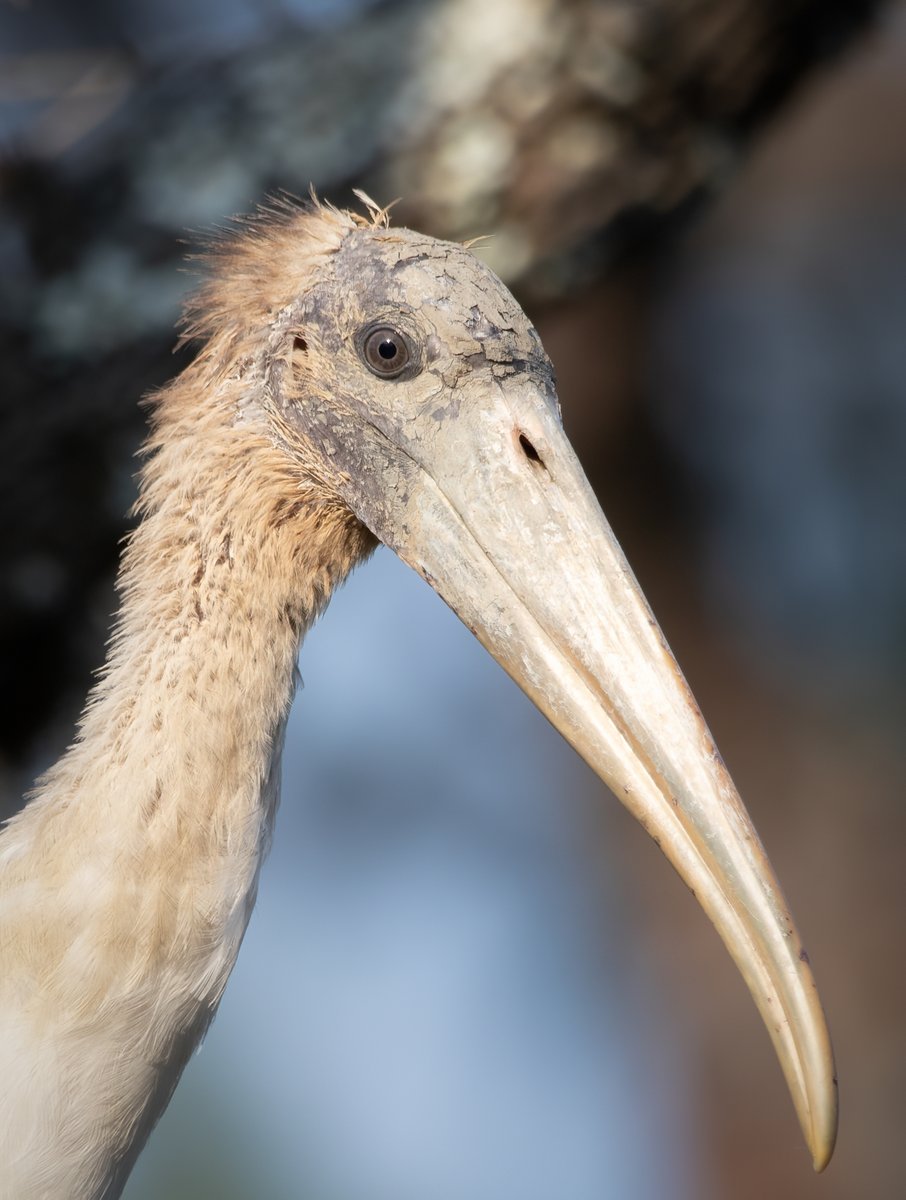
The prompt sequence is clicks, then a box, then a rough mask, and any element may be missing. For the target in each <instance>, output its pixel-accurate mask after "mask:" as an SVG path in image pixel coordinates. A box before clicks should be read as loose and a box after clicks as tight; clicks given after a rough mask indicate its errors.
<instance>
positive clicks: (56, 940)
mask: <svg viewBox="0 0 906 1200" xmlns="http://www.w3.org/2000/svg"><path fill="white" fill-rule="evenodd" d="M181 386H182V388H183V389H184V390H185V389H188V390H187V395H189V394H190V393H191V386H192V381H191V379H189V380H185V381H184V382H183V383H182V385H181ZM196 386H197V381H196ZM174 392H175V393H176V394H175V396H173V397H171V398H170V401H169V413H171V414H175V415H174V417H173V419H170V420H168V419H167V416H168V409H167V407H166V405H165V407H164V419H162V420H161V421H160V423H159V427H158V431H157V436H156V441H157V446H158V449H157V452H156V455H155V457H154V459H153V460H152V465H151V467H150V468H148V469H147V471H146V479H145V499H144V508H145V510H146V515H145V517H144V520H143V521H142V523H141V524H140V525H139V527H138V529H137V531H136V533H135V535H134V536H133V538H132V541H131V544H130V546H129V548H128V550H127V553H126V555H125V558H124V564H123V569H122V574H121V579H120V590H121V593H122V605H121V609H120V613H119V615H118V619H117V625H116V628H115V633H114V637H113V639H112V642H111V651H110V656H109V658H108V663H107V666H106V668H105V671H104V674H103V676H102V679H101V682H100V683H99V684H98V686H97V687H96V688H95V689H94V691H93V693H92V695H91V696H90V697H89V701H88V704H87V706H86V711H85V714H84V716H83V719H82V723H81V726H80V733H79V738H78V740H77V742H76V743H75V745H74V746H73V747H72V748H70V750H69V751H68V752H67V754H66V755H64V757H63V758H62V759H61V760H60V762H59V763H57V765H56V766H55V767H54V768H53V769H52V770H51V772H50V773H49V774H48V775H47V777H46V778H45V780H44V781H43V782H42V784H41V785H40V789H39V792H38V795H37V796H36V798H35V799H33V800H32V801H31V803H30V804H29V805H28V806H27V807H26V809H25V810H24V811H23V813H22V814H21V815H20V816H19V818H17V819H16V821H15V822H14V823H13V824H12V827H11V828H10V829H9V830H8V831H7V832H6V833H5V834H4V835H3V838H2V839H0V869H2V875H0V963H2V967H0V1078H2V1079H3V1081H4V1082H3V1088H2V1089H0V1094H2V1095H3V1096H5V1097H6V1100H7V1101H8V1104H9V1111H8V1112H7V1111H4V1107H3V1106H4V1101H3V1100H0V1161H3V1162H4V1164H5V1165H6V1166H7V1167H8V1165H9V1163H10V1162H12V1163H13V1166H12V1168H10V1169H11V1170H12V1178H13V1180H15V1181H16V1184H15V1186H14V1187H13V1189H12V1191H11V1192H10V1194H11V1195H15V1196H16V1197H17V1198H18V1197H31V1196H39V1195H40V1196H44V1195H54V1196H56V1195H61V1196H62V1195H73V1196H74V1195H78V1196H80V1197H100V1196H105V1197H109V1196H114V1195H116V1194H118V1192H119V1188H120V1187H121V1185H122V1182H123V1181H124V1180H125V1177H126V1175H127V1174H128V1170H129V1169H130V1168H131V1165H132V1163H133V1161H134V1158H135V1156H136V1155H137V1153H138V1151H139V1150H140V1148H141V1145H142V1144H143V1142H144V1140H145V1138H146V1136H147V1133H148V1132H149V1130H150V1128H151V1126H152V1125H153V1123H154V1121H155V1120H156V1119H157V1117H158V1116H159V1114H160V1112H161V1111H162V1109H163V1107H164V1106H165V1105H166V1102H167V1100H168V1099H169V1096H170V1093H171V1092H172V1089H173V1087H174V1086H175V1084H176V1082H177V1080H178V1078H179V1074H180V1072H181V1070H182V1067H183V1065H184V1063H185V1061H186V1058H187V1057H188V1055H189V1053H190V1052H191V1049H192V1047H193V1046H194V1044H195V1043H196V1042H197V1040H198V1039H199V1038H200V1037H201V1035H202V1034H203V1032H204V1030H205V1028H206V1026H207V1024H208V1023H209V1021H210V1020H211V1017H212V1016H213V1013H214V1011H215V1009H216V1006H217V1003H218V1001H219V998H220V995H221V993H222V991H223V988H224V986H225V984H226V980H227V977H228V975H229V973H230V970H231V968H232V966H233V963H234V961H235V958H236V954H237V953H238V950H239V945H240V942H241V939H242V936H243V933H244V930H245V927H246V923H247V921H248V917H249V914H250V911H251V907H252V904H253V902H254V897H255V892H256V887H257V878H258V872H259V868H260V864H261V860H262V856H263V853H264V851H265V849H266V846H267V843H268V840H269V837H270V831H271V824H272V819H273V813H274V808H275V804H276V799H277V789H278V772H279V753H280V747H281V742H282V737H283V729H284V724H285V721H286V716H287V713H288V710H289V705H290V701H291V698H292V690H293V668H294V663H295V657H296V653H297V650H298V645H299V641H300V639H301V637H302V635H303V634H304V632H305V630H306V629H307V627H308V626H309V624H310V623H311V621H312V620H313V619H314V617H315V616H316V615H317V613H318V611H319V610H320V609H321V607H323V605H324V604H325V603H326V601H327V599H328V597H329V594H330V591H331V589H332V587H333V586H334V584H335V582H336V581H337V580H338V579H339V578H341V577H342V576H343V575H344V574H345V573H346V571H347V570H348V569H349V567H350V566H351V565H352V564H353V563H354V562H355V561H356V560H357V559H359V558H360V557H362V556H363V555H364V554H365V553H367V551H368V549H370V546H371V540H370V538H369V536H368V535H367V534H365V532H364V531H363V530H362V529H361V527H360V526H358V525H357V523H356V522H355V521H354V520H353V519H352V517H351V515H350V514H348V513H346V512H343V511H342V510H340V509H338V508H337V507H336V506H332V505H330V504H325V503H322V502H319V500H318V497H317V496H316V494H315V493H314V492H313V490H312V488H311V487H309V486H307V484H306V481H305V480H304V479H300V478H295V477H294V476H293V472H292V469H291V467H290V466H288V464H287V462H286V460H285V458H284V456H283V454H282V452H279V451H278V450H276V449H275V448H274V447H273V446H272V445H271V443H270V442H269V441H268V440H267V439H266V438H265V437H264V436H262V435H261V434H260V433H257V432H255V430H254V428H249V427H248V426H247V425H246V424H245V423H243V422H238V423H234V422H231V421H229V420H225V419H224V416H225V415H226V416H229V414H230V412H231V411H232V412H235V411H236V409H235V408H232V409H231V406H230V405H229V404H223V403H221V404H220V405H219V406H217V405H215V406H213V408H212V409H211V410H210V411H211V412H212V413H213V414H214V415H213V416H210V415H208V416H207V417H206V420H207V421H208V426H209V427H207V428H204V427H203V428H200V429H199V428H197V427H196V426H195V425H193V423H192V421H191V420H189V419H187V418H188V417H189V416H191V412H192V410H191V409H190V408H189V407H188V404H187V403H186V402H185V398H184V402H183V403H182V404H180V403H179V400H180V395H179V391H178V389H174ZM4 1138H5V1139H6V1140H7V1142H8V1145H6V1146H4V1144H3V1142H4ZM16 1164H18V1166H17V1165H16ZM17 1172H18V1173H17Z"/></svg>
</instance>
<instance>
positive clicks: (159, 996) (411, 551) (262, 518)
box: [0, 204, 836, 1200]
mask: <svg viewBox="0 0 906 1200" xmlns="http://www.w3.org/2000/svg"><path fill="white" fill-rule="evenodd" d="M372 217H373V219H372V221H363V220H362V219H361V218H357V217H354V216H353V215H351V214H348V213H339V212H336V211H334V210H332V209H330V208H326V207H323V206H319V205H317V204H314V205H312V206H310V207H309V208H308V209H305V210H301V209H298V208H295V207H293V206H292V205H283V204H281V205H277V206H275V207H274V208H273V209H272V210H271V211H270V212H269V213H264V214H262V215H261V216H260V217H259V219H257V220H255V221H253V222H251V223H247V224H246V225H244V226H243V227H241V228H240V229H239V231H238V232H237V233H236V234H235V235H233V236H232V237H230V238H227V239H226V240H225V241H224V243H223V245H222V246H221V248H220V250H219V251H218V252H217V253H216V254H215V255H214V260H215V261H214V266H213V270H212V272H211V274H210V280H209V282H208V284H207V285H206V286H205V287H204V288H203V289H202V291H201V293H200V297H199V299H198V301H197V303H196V305H195V307H194V308H193V310H192V312H191V314H190V319H189V330H190V333H191V334H192V335H193V336H197V337H199V338H200V339H202V348H201V350H200V352H199V355H198V357H197V359H196V361H195V362H194V363H193V365H192V366H190V367H189V368H188V369H187V370H186V371H185V372H184V373H183V374H182V375H181V376H180V377H179V378H177V379H176V380H175V381H174V382H173V383H172V384H171V385H170V386H169V387H167V388H166V389H164V390H163V391H162V392H161V393H160V395H159V396H158V397H157V398H156V402H155V410H154V420H153V430H152V434H151V437H150V441H149V446H148V459H147V462H146V465H145V467H144V470H143V472H142V478H141V491H140V500H139V505H138V510H139V513H140V515H141V522H140V524H139V526H138V528H137V530H136V532H135V533H134V535H133V536H132V538H131V539H130V542H129V545H128V548H127V550H126V552H125V554H124V557H123V563H122V569H121V574H120V581H119V588H120V594H121V607H120V611H119V615H118V617H117V621H116V625H115V629H114V634H113V638H112V642H111V646H110V651H109V655H108V660H107V664H106V667H105V669H104V672H103V675H102V677H101V679H100V682H99V683H98V684H97V686H96V687H95V688H94V689H93V690H92V693H91V695H90V697H89V700H88V704H87V707H86V710H85V713H84V716H83V718H82V721H81V724H80V728H79V734H78V738H77V740H76V742H75V744H74V745H73V746H72V747H71V748H70V749H69V750H68V751H67V753H66V754H65V755H64V756H63V758H62V759H61V760H60V761H59V762H58V763H57V765H56V766H55V767H53V768H52V770H51V771H50V772H48V774H47V775H46V776H45V777H44V778H43V779H42V780H41V781H40V783H39V785H38V788H37V790H36V793H35V796H34V798H33V799H32V800H31V801H30V802H29V804H28V805H27V806H26V808H25V809H24V810H23V811H22V813H21V814H20V815H19V816H18V817H16V818H15V819H14V820H13V821H12V822H11V824H10V826H9V828H8V829H7V830H6V831H5V832H4V833H3V834H2V836H0V1197H2V1200H69V1198H72V1200H98V1198H100V1197H104V1198H106V1200H110V1198H112V1197H115V1196H117V1195H118V1194H119V1191H120V1189H121V1187H122V1185H123V1183H124V1181H125V1179H126V1176H127V1175H128V1172H129V1170H130V1168H131V1166H132V1164H133V1163H134V1161H135V1158H136V1156H137V1154H138V1153H139V1151H140V1150H141V1147H142V1145H143V1144H144V1141H145V1139H146V1137H147V1134H148V1132H149V1130H150V1128H151V1127H152V1125H153V1124H154V1122H155V1120H156V1119H157V1117H158V1116H159V1115H160V1113H161V1111H162V1110H163V1108H164V1107H165V1105H166V1103H167V1100H168V1098H169V1096H170V1094H171V1092H172V1090H173V1088H174V1087H175V1086H176V1083H177V1081H178V1079H179V1076H180V1073H181V1071H182V1068H183V1066H184V1064H185V1062H186V1059H187V1057H188V1055H189V1054H190V1052H191V1050H192V1048H193V1046H194V1045H195V1044H196V1043H197V1042H198V1040H199V1038H200V1037H201V1036H202V1034H203V1033H204V1030H205V1028H206V1027H207V1025H208V1023H209V1022H210V1020H211V1018H212V1016H213V1014H214V1011H215V1009H216V1007H217V1003H218V1001H219V999H220V996H221V994H222V992H223V988H224V986H225V984H226V981H227V978H228V976H229V973H230V970H231V968H232V966H233V963H234V961H235V958H236V955H237V953H238V950H239V945H240V942H241V940H242V936H243V933H244V931H245V927H246V923H247V921H248V918H249V913H250V911H251V907H252V905H253V903H254V898H255V892H256V886H257V879H258V872H259V870H260V867H261V862H262V858H263V855H264V853H265V851H266V848H267V844H268V841H269V838H270V834H271V828H272V823H273V816H274V809H275V805H276V800H277V792H278V775H279V757H280V748H281V743H282V739H283V730H284V726H285V721H286V716H287V713H288V710H289V705H290V702H291V699H292V691H293V670H294V664H295V659H296V654H297V651H298V647H299V643H300V640H301V638H302V636H303V635H304V633H305V631H306V630H307V629H308V627H309V626H310V624H311V622H312V621H313V620H314V619H315V618H316V616H317V615H318V613H319V612H320V611H321V609H322V608H323V606H324V605H325V604H326V603H327V600H328V599H329V597H330V594H331V592H332V590H333V588H334V587H335V586H336V585H337V583H338V582H340V581H341V580H342V579H343V578H344V576H345V575H346V574H347V573H348V571H349V570H350V569H351V567H352V566H354V565H355V564H356V563H357V562H359V561H360V560H361V559H363V558H364V557H366V556H367V554H368V553H369V551H370V550H371V549H372V547H373V546H374V545H375V536H377V537H379V538H381V539H382V540H383V541H385V542H387V544H389V545H390V546H392V547H393V548H394V549H395V550H396V551H397V552H398V553H399V554H400V555H401V556H402V557H403V558H404V559H405V560H406V561H407V562H409V563H410V564H411V565H412V566H413V567H414V568H415V569H416V570H417V571H419V573H420V574H422V575H423V576H424V577H425V578H427V579H428V580H429V581H430V582H431V583H432V585H433V586H435V587H436V588H437V590H438V591H440V592H441V594H442V595H444V597H445V598H446V599H447V600H448V602H449V603H450V604H451V606H452V607H453V608H454V609H455V610H456V611H457V612H458V613H459V615H460V616H461V617H462V619H463V620H464V621H466V623H467V624H469V626H470V627H471V628H472V629H473V631H474V632H476V634H477V635H478V636H479V638H480V639H481V640H482V641H483V643H484V644H485V645H486V646H487V647H488V649H489V650H491V652H492V653H493V654H494V655H495V656H496V657H497V658H498V659H499V660H500V661H501V662H502V664H503V665H504V666H505V668H506V669H507V670H508V671H509V672H510V673H511V674H512V675H513V676H514V678H516V679H517V680H518V681H519V682H520V684H521V685H522V686H523V687H524V688H525V690H526V691H527V692H528V694H529V695H530V696H531V697H532V698H533V699H534V700H535V702H536V703H537V704H538V705H539V707H541V708H542V710H543V711H544V712H545V713H546V714H547V715H548V716H549V717H550V719H551V720H552V721H553V723H554V724H555V725H556V726H557V727H558V728H559V729H561V731H562V732H563V733H564V734H565V735H566V736H567V737H568V738H569V740H570V741H571V742H572V743H573V744H574V745H575V746H576V747H577V749H578V750H579V751H580V752H581V753H582V754H583V755H584V756H585V757H586V759H587V760H588V761H589V762H590V763H591V765H592V766H593V767H594V769H595V770H597V771H598V773H599V774H600V775H601V776H602V778H604V779H605V780H606V781H607V782H609V783H610V784H611V785H612V786H613V787H614V789H615V790H616V791H617V793H618V794H619V795H620V797H621V799H623V802H624V803H625V804H626V805H627V806H628V807H629V808H630V809H631V810H632V811H633V812H634V813H635V815H636V816H638V817H639V819H640V820H641V821H642V823H643V824H644V825H645V827H646V828H647V829H648V830H649V832H650V833H651V834H652V835H653V836H655V837H656V838H657V839H658V840H659V843H660V844H661V845H662V847H663V848H664V850H665V853H667V854H668V856H669V857H670V858H671V860H672V861H673V863H674V865H675V866H676V867H677V869H678V870H679V871H680V873H681V874H682V875H683V877H684V878H685V879H686V880H687V882H689V883H690V886H693V887H694V888H695V889H696V891H697V894H698V895H699V898H700V900H701V902H702V905H703V907H704V908H705V909H706V911H707V912H708V914H709V916H710V917H711V918H712V920H713V921H714V922H715V924H716V925H717V927H718V929H719V931H720V932H721V935H722V936H723V938H724V940H725V942H726V943H727V945H728V947H729V949H730V951H731V953H732V954H733V955H734V957H735V958H736V960H737V962H738V963H739V965H740V967H741V969H742V970H743V973H744V975H745V977H746V980H747V982H748V983H749V986H750V988H751V990H752V992H753V995H754V997H755V999H756V1002H757V1003H758V1005H759V1007H760V1008H761V1011H762V1013H763V1015H765V1019H766V1021H767V1022H768V1024H769V1029H770V1032H771V1036H772V1037H773V1038H774V1041H775V1045H776V1047H777V1049H778V1053H779V1054H780V1057H781V1061H782V1063H783V1066H784V1070H785V1072H786V1074H787V1080H788V1083H789V1085H790V1088H791V1091H792V1093H793V1096H794V1100H795V1103H796V1106H797V1110H798V1112H799V1117H800V1121H801V1123H802V1125H803V1129H804V1130H805V1133H806V1137H807V1139H808V1140H809V1143H810V1145H811V1146H812V1149H813V1152H814V1155H815V1158H816V1162H818V1163H819V1165H820V1164H823V1162H825V1161H826V1159H827V1156H828V1155H829V1153H830V1148H831V1147H832V1144H833V1132H834V1128H835V1120H836V1108H835V1099H834V1091H833V1084H832V1073H833V1065H832V1059H831V1056H830V1049H829V1043H828V1041H827V1034H826V1029H825V1027H824V1023H823V1017H822V1014H821V1010H820V1005H819V1004H818V1001H817V997H816V994H815V991H814V984H813V982H812V979H811V975H810V973H809V969H808V966H807V963H806V961H805V959H804V957H803V956H802V955H800V952H799V951H800V943H799V940H798V935H796V933H795V930H794V928H793V926H792V923H791V921H790V918H789V915H788V913H787V911H786V908H785V905H784V903H783V900H782V896H781V895H780V893H779V890H778V888H777V885H776V881H775V880H774V879H773V876H772V874H771V872H770V867H769V865H768V864H767V860H766V859H765V858H764V856H763V852H762V851H761V848H760V845H759V844H758V841H757V837H756V836H755V834H754V830H752V828H751V825H750V823H749V821H748V817H747V815H746V813H745V810H744V809H743V808H742V805H741V802H740V801H739V799H738V797H737V796H736V793H735V791H734V789H733V787H732V783H731V782H730V780H729V777H728V776H727V775H726V771H725V770H724V768H723V765H722V763H721V762H720V759H719V757H718V756H717V755H716V752H715V751H714V747H713V743H712V742H711V740H710V737H709V735H708V734H707V731H706V730H705V728H704V726H703V724H702V722H701V718H700V715H699V714H698V710H697V709H696V708H695V706H694V702H693V701H692V699H691V696H690V695H689V693H688V690H687V689H686V687H685V683H684V681H683V680H682V677H681V676H680V674H679V672H678V670H677V668H676V665H675V663H674V662H673V659H672V657H670V655H669V651H667V650H666V648H665V643H663V639H662V637H661V635H660V632H659V631H658V630H657V627H656V625H655V624H654V621H653V619H652V618H651V615H650V612H649V610H648V609H647V607H646V606H645V603H644V600H643V598H642V597H641V594H640V593H639V591H638V588H637V585H636V584H635V581H634V579H633V578H632V575H631V572H630V571H629V569H628V567H627V566H626V564H625V561H624V560H623V558H622V556H621V554H620V551H619V548H618V547H617V546H616V543H615V541H614V540H613V537H612V535H611V534H610V531H609V529H608V528H607V525H606V522H604V519H603V516H602V515H601V513H600V510H599V509H598V508H597V504H596V502H595V500H594V497H593V495H592V494H591V491H590V489H589V488H588V486H587V484H586V482H585V480H584V477H583V476H582V472H581V469H580V468H579V465H578V463H577V461H576V460H575V457H574V456H573V455H572V452H571V450H570V448H569V445H568V443H567V442H566V439H565V437H564V436H563V433H562V430H561V428H560V425H559V420H558V415H557V409H556V400H555V397H554V393H553V380H552V376H551V372H550V364H549V363H548V361H547V359H546V356H545V355H544V352H543V350H542V348H541V345H540V341H539V340H538V337H537V334H536V333H535V331H534V330H533V329H532V327H531V326H530V325H529V323H528V321H527V320H526V318H525V316H524V314H522V312H521V310H520V309H519V307H518V305H516V303H515V301H514V300H513V299H512V297H511V296H509V293H507V292H506V289H505V288H503V286H502V284H500V282H499V281H498V280H497V279H496V278H495V277H494V276H493V275H492V274H491V272H490V271H488V270H487V268H485V267H483V266H482V265H481V264H480V263H478V261H477V260H476V259H475V258H474V257H473V256H472V255H471V254H469V253H468V252H467V251H466V250H465V249H463V248H462V247H456V246H451V245H447V244H445V243H441V242H437V241H434V240H433V239H430V238H423V237H420V236H419V235H417V234H414V233H411V232H410V231H408V230H391V229H388V228H387V227H386V225H387V221H386V213H384V212H383V211H381V210H378V209H377V208H376V207H375V208H374V210H373V213H372ZM374 338H377V341H374V340H373V339H374ZM369 347H371V349H369ZM398 353H399V360H398V362H396V361H394V358H395V356H396V355H397V354H398Z"/></svg>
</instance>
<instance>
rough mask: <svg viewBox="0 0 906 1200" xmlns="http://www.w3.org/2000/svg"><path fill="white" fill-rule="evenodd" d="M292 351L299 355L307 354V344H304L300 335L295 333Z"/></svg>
mask: <svg viewBox="0 0 906 1200" xmlns="http://www.w3.org/2000/svg"><path fill="white" fill-rule="evenodd" d="M293 350H295V351H297V352H298V353H299V354H307V353H308V342H306V340H305V338H304V337H302V335H301V334H300V333H297V334H296V336H295V337H294V338H293Z"/></svg>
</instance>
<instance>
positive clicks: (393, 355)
mask: <svg viewBox="0 0 906 1200" xmlns="http://www.w3.org/2000/svg"><path fill="white" fill-rule="evenodd" d="M362 357H363V358H364V360H365V364H366V366H367V367H368V368H369V370H371V371H373V372H374V374H375V375H380V376H382V378H384V379H393V378H394V377H395V376H397V375H400V374H401V373H402V372H403V371H404V370H405V368H406V367H407V366H408V365H409V363H410V361H411V360H412V352H411V350H410V349H409V342H408V341H407V339H406V337H405V336H404V335H403V334H402V333H400V331H399V330H398V329H394V328H393V327H392V326H390V325H376V326H374V327H373V328H371V329H368V330H366V331H365V335H364V337H363V339H362Z"/></svg>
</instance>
